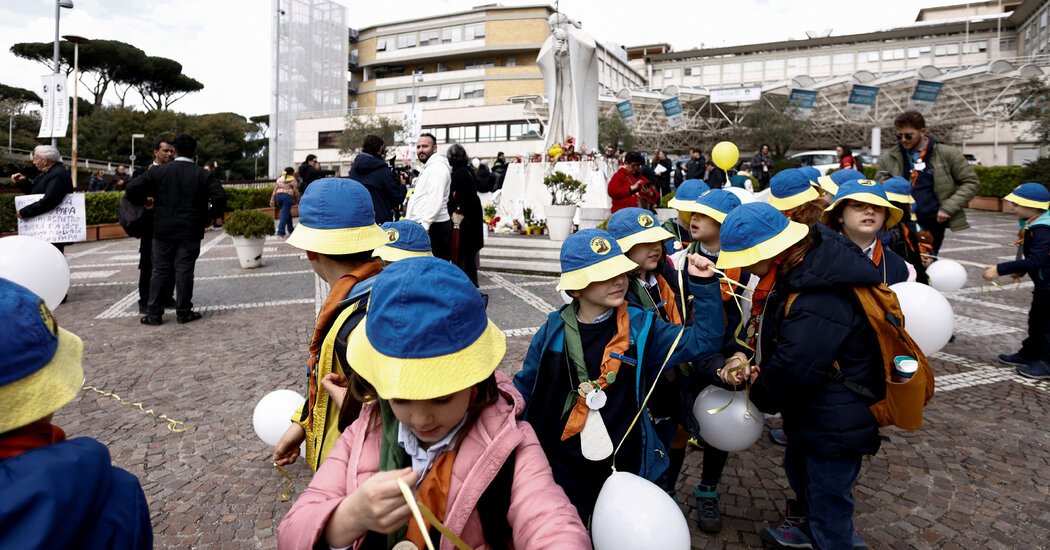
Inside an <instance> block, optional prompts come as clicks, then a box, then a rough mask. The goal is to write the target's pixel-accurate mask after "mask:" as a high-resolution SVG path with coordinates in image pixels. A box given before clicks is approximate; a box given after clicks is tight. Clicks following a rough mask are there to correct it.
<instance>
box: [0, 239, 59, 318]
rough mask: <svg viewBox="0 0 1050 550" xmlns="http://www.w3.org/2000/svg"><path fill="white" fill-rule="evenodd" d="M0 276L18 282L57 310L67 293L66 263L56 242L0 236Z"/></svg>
mask: <svg viewBox="0 0 1050 550" xmlns="http://www.w3.org/2000/svg"><path fill="white" fill-rule="evenodd" d="M0 277H3V278H4V279H7V280H9V281H11V282H13V283H18V284H20V285H22V286H24V287H26V288H27V289H29V290H31V291H32V292H33V293H34V294H36V295H37V296H40V297H41V298H43V299H44V303H46V304H47V307H49V308H51V309H57V308H58V306H59V305H60V304H61V303H62V299H63V298H65V297H66V293H67V292H69V263H68V262H66V257H65V256H64V255H63V254H62V252H61V251H60V250H59V249H57V248H55V245H53V244H51V243H49V242H47V241H43V240H40V239H38V238H36V237H27V236H24V235H13V236H10V237H4V238H2V239H0Z"/></svg>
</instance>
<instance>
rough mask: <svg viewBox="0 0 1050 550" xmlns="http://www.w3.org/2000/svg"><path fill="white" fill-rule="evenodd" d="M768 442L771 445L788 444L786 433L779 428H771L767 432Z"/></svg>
mask: <svg viewBox="0 0 1050 550" xmlns="http://www.w3.org/2000/svg"><path fill="white" fill-rule="evenodd" d="M769 440H770V441H772V442H773V443H776V444H777V445H787V444H788V436H787V434H786V433H784V430H783V429H781V428H773V429H771V430H769Z"/></svg>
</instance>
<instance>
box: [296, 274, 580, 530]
mask: <svg viewBox="0 0 1050 550" xmlns="http://www.w3.org/2000/svg"><path fill="white" fill-rule="evenodd" d="M347 349H348V350H349V351H348V354H347V355H348V359H349V361H348V363H349V364H352V365H353V366H354V371H353V373H352V374H351V376H350V378H349V380H348V386H349V387H348V390H347V395H346V397H345V398H344V404H343V407H342V409H341V418H340V424H347V423H349V426H348V427H347V429H346V431H344V432H343V434H342V435H341V436H340V438H339V440H338V441H337V442H336V445H335V448H333V449H332V451H331V453H330V454H329V455H328V458H327V460H325V462H324V463H323V464H322V465H321V468H320V469H318V470H317V474H316V475H315V476H314V478H313V481H312V482H311V483H310V486H309V487H308V488H307V489H306V490H305V491H304V492H303V493H302V494H301V495H300V496H299V498H298V500H296V502H295V504H294V505H293V506H292V509H291V510H289V511H288V514H287V515H286V516H285V518H284V520H283V521H282V522H281V525H280V527H279V529H278V547H279V548H282V549H292V548H302V549H308V548H314V547H315V545H317V546H320V547H322V548H323V547H326V546H327V547H332V548H347V547H351V546H352V547H354V548H357V549H371V548H383V549H390V548H394V547H395V545H396V548H397V549H398V550H401V549H402V548H416V549H421V548H425V545H424V543H423V533H422V532H421V531H420V530H419V529H418V527H416V523H415V520H413V519H411V513H410V511H409V507H408V505H407V503H406V502H405V499H404V498H403V497H402V495H401V492H400V490H399V488H398V485H397V478H398V477H400V478H402V479H403V480H404V481H405V482H406V483H407V484H408V485H409V486H410V487H412V488H413V489H415V491H416V500H418V501H419V502H421V503H423V504H425V505H426V506H427V507H428V508H430V509H431V510H432V511H433V512H434V514H435V515H436V516H437V517H438V519H439V520H441V521H442V522H443V523H444V524H445V525H446V526H447V528H448V529H449V530H451V531H452V533H454V534H455V535H457V536H458V537H460V538H461V539H462V540H463V541H464V542H465V543H466V544H467V545H469V546H470V547H471V548H511V547H512V548H582V549H587V548H590V547H591V543H590V540H589V538H588V535H587V531H586V529H585V528H584V526H583V523H582V522H581V521H580V518H579V516H578V514H577V513H576V509H575V507H574V506H573V505H572V504H571V503H570V502H569V500H568V498H567V497H566V496H565V493H564V491H562V489H561V487H559V486H558V485H557V484H556V483H555V482H554V478H553V476H552V475H551V469H550V465H549V464H548V463H547V459H546V457H545V455H544V453H543V449H542V448H541V447H540V444H539V441H538V440H537V438H536V434H535V432H533V430H532V428H531V427H530V426H529V425H528V424H527V423H524V422H518V421H517V420H516V416H517V415H518V414H519V413H521V411H522V410H523V409H524V401H523V400H522V398H521V395H520V394H519V393H518V392H517V390H515V389H514V386H513V385H512V384H511V383H510V379H509V378H508V377H507V376H506V375H504V374H503V373H499V372H495V370H496V367H497V366H498V365H499V362H500V360H502V358H503V355H504V353H505V352H506V338H505V336H504V335H503V333H502V332H500V331H499V329H498V328H496V326H495V325H494V324H492V323H491V322H490V321H488V319H487V317H486V314H485V306H484V303H483V302H482V298H481V295H480V294H479V293H478V292H477V290H476V289H475V288H474V285H473V284H471V282H470V281H469V280H468V279H467V278H466V276H464V275H463V272H462V271H460V270H459V269H457V268H456V267H455V266H454V265H452V264H450V263H448V262H445V261H442V260H439V259H436V258H432V257H421V258H409V259H405V260H402V261H399V262H397V263H394V264H392V265H391V266H390V267H388V268H387V269H386V270H384V271H383V273H382V274H380V275H379V276H378V277H377V278H376V281H375V285H374V286H373V289H372V301H371V304H370V307H369V312H368V315H367V316H366V317H365V319H364V321H362V322H361V325H360V326H359V327H357V329H355V330H354V332H353V334H352V335H351V336H350V338H349V342H348V345H347ZM351 419H353V420H352V422H351ZM428 530H429V533H430V535H431V538H432V539H433V540H434V541H435V543H437V542H438V539H439V537H440V548H442V549H445V550H451V549H452V548H454V546H453V544H452V542H451V541H449V540H448V539H447V538H446V537H444V536H441V535H440V534H439V533H438V530H437V529H436V528H434V527H432V526H428ZM407 544H411V546H407Z"/></svg>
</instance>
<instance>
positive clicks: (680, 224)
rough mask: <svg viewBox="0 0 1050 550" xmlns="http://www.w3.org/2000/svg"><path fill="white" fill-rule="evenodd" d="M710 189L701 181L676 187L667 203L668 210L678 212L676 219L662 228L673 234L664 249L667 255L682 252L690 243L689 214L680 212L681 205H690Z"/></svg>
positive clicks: (687, 182)
mask: <svg viewBox="0 0 1050 550" xmlns="http://www.w3.org/2000/svg"><path fill="white" fill-rule="evenodd" d="M708 189H710V188H709V187H708V186H707V184H706V183H704V182H703V181H702V180H685V181H684V182H682V185H679V186H678V189H677V190H676V191H675V194H674V198H673V199H671V200H670V201H668V202H667V206H668V207H669V208H674V209H675V210H678V218H677V219H674V220H667V221H666V222H664V224H663V228H664V229H666V230H667V231H668V232H669V233H672V234H674V237H675V238H674V240H671V241H668V242H667V245H666V246H665V247H664V248H665V249H666V250H667V254H669V255H670V254H674V253H675V252H678V251H680V250H684V249H685V247H686V246H689V243H690V242H692V240H693V239H692V238H691V237H690V236H689V216H690V213H689V212H687V211H683V210H682V208H681V207H682V205H684V204H689V203H692V202H693V201H695V200H696V198H697V197H699V196H700V193H703V192H704V191H707V190H708Z"/></svg>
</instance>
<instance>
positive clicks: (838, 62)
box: [831, 53, 853, 73]
mask: <svg viewBox="0 0 1050 550" xmlns="http://www.w3.org/2000/svg"><path fill="white" fill-rule="evenodd" d="M831 65H832V67H833V68H834V69H833V70H834V71H835V72H836V73H838V72H840V71H852V70H853V54H852V53H837V54H835V55H834V57H832V58H831Z"/></svg>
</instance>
